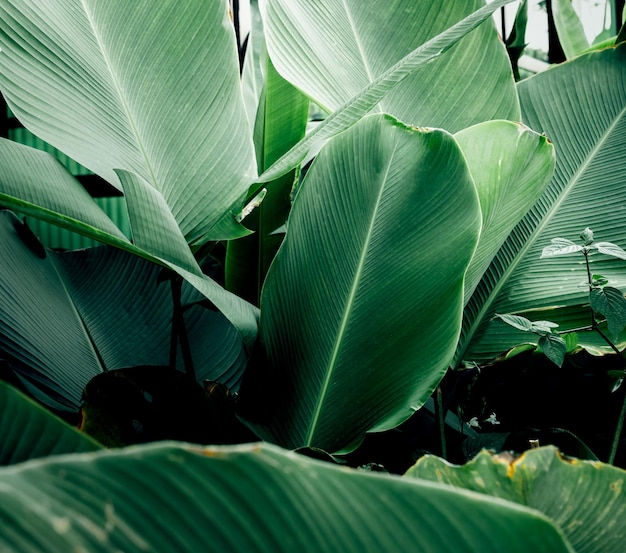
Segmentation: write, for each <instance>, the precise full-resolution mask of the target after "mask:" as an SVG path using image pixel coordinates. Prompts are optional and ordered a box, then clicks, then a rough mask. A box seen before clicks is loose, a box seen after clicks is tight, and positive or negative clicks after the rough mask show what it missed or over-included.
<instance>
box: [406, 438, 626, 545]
mask: <svg viewBox="0 0 626 553" xmlns="http://www.w3.org/2000/svg"><path fill="white" fill-rule="evenodd" d="M407 476H411V477H414V478H419V479H427V480H433V481H435V482H439V483H443V484H450V485H452V486H455V487H457V488H463V489H467V490H472V491H476V492H480V493H484V494H488V495H492V496H495V497H499V498H501V499H506V500H508V501H514V502H516V503H520V504H522V505H525V506H528V507H531V508H533V509H537V510H538V511H540V512H542V513H544V514H545V515H546V516H547V517H549V518H550V519H551V520H553V521H554V522H555V524H557V525H558V526H559V527H560V528H561V529H562V530H563V533H564V534H565V535H566V536H567V538H568V540H569V541H570V543H571V544H572V547H573V549H574V550H575V551H577V552H579V553H596V552H597V553H609V552H615V553H618V552H619V551H622V549H623V546H624V539H625V538H626V527H624V525H623V524H622V520H623V518H624V516H625V515H626V498H625V497H624V484H625V483H626V472H624V470H622V469H619V468H616V467H613V466H611V465H607V464H604V463H600V462H598V461H580V460H578V459H567V458H563V456H561V455H560V454H559V452H558V450H556V449H555V448H554V447H552V446H549V447H541V448H539V449H533V450H530V451H527V452H526V453H524V454H523V455H522V456H520V457H518V458H511V457H510V456H508V455H506V454H500V455H492V454H490V453H488V452H487V451H483V452H481V453H479V454H478V456H477V457H476V458H475V459H474V460H473V461H471V462H469V463H467V464H466V465H463V466H454V465H450V464H449V463H446V462H445V461H443V460H441V459H438V458H436V457H433V456H430V455H429V456H426V457H423V458H422V459H420V460H419V461H418V462H417V464H416V465H415V466H413V467H412V468H411V469H409V471H408V472H407Z"/></svg>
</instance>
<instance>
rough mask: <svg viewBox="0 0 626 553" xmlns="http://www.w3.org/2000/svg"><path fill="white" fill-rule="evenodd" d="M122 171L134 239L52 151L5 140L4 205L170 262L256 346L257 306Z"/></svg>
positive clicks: (154, 195) (0, 176)
mask: <svg viewBox="0 0 626 553" xmlns="http://www.w3.org/2000/svg"><path fill="white" fill-rule="evenodd" d="M120 175H121V176H122V178H123V179H124V182H125V185H126V189H127V190H126V193H127V200H128V202H129V204H131V205H132V206H134V207H136V208H137V209H132V210H131V214H130V219H131V223H132V231H133V239H134V240H135V243H134V244H133V243H131V242H130V241H129V240H128V238H126V237H125V236H124V234H122V233H121V232H120V231H119V229H118V228H117V227H116V226H115V225H114V224H113V222H112V221H111V220H110V219H109V218H108V217H107V216H106V214H105V213H104V212H103V211H102V210H101V209H100V207H98V206H97V204H96V203H95V202H94V201H93V199H92V198H91V197H90V196H89V194H87V193H86V192H85V190H84V188H83V187H82V186H81V185H80V183H79V182H78V181H77V180H76V179H74V178H72V177H71V176H70V175H69V173H67V171H65V169H63V167H62V166H61V165H60V164H59V163H58V161H56V160H55V159H54V158H52V156H50V154H47V153H44V152H40V151H38V150H35V149H34V148H29V147H27V146H22V145H20V144H16V143H14V142H11V141H9V140H4V139H0V206H4V207H8V208H10V209H12V210H14V211H16V212H18V213H21V214H24V215H29V216H32V217H35V218H37V219H41V220H43V221H46V222H49V223H52V224H55V225H58V226H60V227H62V228H66V229H69V230H72V231H74V232H77V233H79V234H81V235H84V236H87V237H89V238H93V239H94V240H98V241H99V242H103V243H105V244H110V245H112V246H115V247H117V248H120V249H122V250H124V251H126V252H129V253H132V254H134V255H137V256H139V257H141V258H143V259H145V260H148V261H151V262H153V263H158V264H160V265H162V266H165V267H169V268H170V269H172V270H173V271H175V272H177V273H178V274H179V275H181V276H182V277H183V278H185V279H186V280H187V281H188V282H190V283H191V284H192V286H194V287H195V288H196V289H197V290H199V291H200V292H201V293H202V294H203V295H204V296H205V297H206V298H208V299H209V300H210V301H211V302H213V303H214V304H215V305H216V306H217V307H218V309H220V311H221V312H222V313H223V314H224V315H225V316H226V317H227V318H228V320H229V321H231V322H232V323H233V324H234V325H235V326H236V327H237V329H238V330H239V331H240V332H241V334H242V336H243V338H244V340H245V341H246V343H247V344H248V345H251V344H252V343H253V342H254V340H255V338H256V333H257V309H256V308H255V307H253V306H252V305H250V304H248V303H247V302H245V301H243V300H242V299H240V298H238V297H237V296H235V295H234V294H231V293H229V292H227V291H226V290H224V288H222V287H221V286H219V285H218V284H217V283H216V282H215V281H213V280H212V279H210V278H209V277H207V276H206V275H203V274H202V270H201V269H200V267H199V266H198V264H197V263H196V261H195V260H194V258H193V255H192V254H191V252H190V250H189V247H188V246H187V244H186V243H185V241H184V239H183V238H182V235H181V232H180V229H179V228H178V226H177V225H176V223H175V222H174V221H173V220H172V217H171V214H170V213H169V211H168V209H167V207H165V206H164V203H163V198H162V195H161V194H160V193H159V192H158V191H157V190H155V189H153V188H151V187H149V186H147V185H146V183H145V181H143V179H141V177H138V176H137V175H134V174H132V173H128V172H123V171H120ZM139 204H141V206H140V205H139ZM157 237H159V238H157ZM141 246H144V247H145V248H150V249H151V250H153V251H150V250H147V249H143V248H142V247H141Z"/></svg>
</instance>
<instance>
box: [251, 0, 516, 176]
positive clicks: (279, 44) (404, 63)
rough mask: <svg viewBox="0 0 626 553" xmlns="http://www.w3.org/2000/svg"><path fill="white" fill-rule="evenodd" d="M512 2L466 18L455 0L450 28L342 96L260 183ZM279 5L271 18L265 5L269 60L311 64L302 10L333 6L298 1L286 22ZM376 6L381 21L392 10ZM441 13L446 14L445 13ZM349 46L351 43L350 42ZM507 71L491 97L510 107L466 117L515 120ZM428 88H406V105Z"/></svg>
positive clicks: (497, 2)
mask: <svg viewBox="0 0 626 553" xmlns="http://www.w3.org/2000/svg"><path fill="white" fill-rule="evenodd" d="M511 1H512V0H494V1H493V2H491V3H490V4H488V5H486V6H484V5H483V6H482V7H480V8H478V9H476V11H474V12H472V13H470V14H469V15H467V17H463V15H464V14H466V13H467V11H466V7H467V3H465V2H464V3H460V2H459V3H456V4H455V9H454V15H455V17H454V18H451V20H450V21H448V22H447V24H448V25H451V26H450V27H449V28H445V30H443V31H442V32H440V33H439V34H438V35H436V36H433V34H434V33H432V34H429V36H427V37H423V39H422V40H421V41H418V46H417V47H415V48H414V49H413V50H412V51H409V53H408V54H406V55H404V57H402V58H401V59H399V61H397V62H395V63H394V64H392V65H391V66H387V67H388V68H387V69H386V70H385V71H382V72H381V73H380V74H378V75H376V77H373V78H372V79H371V82H369V83H365V84H366V86H365V87H364V88H361V89H359V90H358V92H356V94H355V95H354V96H351V97H348V98H345V99H342V102H343V103H342V104H341V106H340V107H338V108H337V109H335V110H334V111H333V112H332V113H331V114H330V115H329V116H328V117H327V118H326V119H325V120H324V122H323V123H322V124H320V125H319V126H318V127H317V128H316V129H315V130H313V131H311V132H310V133H309V134H308V135H307V136H306V137H305V138H304V139H303V140H301V141H300V142H299V143H298V144H296V145H295V146H294V147H293V148H292V149H291V150H289V152H287V153H286V154H285V155H284V156H282V157H281V158H280V159H279V160H277V161H276V163H274V164H273V165H272V167H270V168H269V169H267V170H266V171H265V172H263V174H262V175H261V176H260V177H259V181H260V182H268V181H271V180H272V179H275V178H276V177H277V176H280V175H282V174H284V173H285V172H287V171H289V170H291V169H292V168H293V167H294V166H296V165H297V164H299V163H300V162H301V161H302V160H303V159H305V157H306V156H307V154H309V152H310V151H312V150H313V149H315V148H319V147H320V145H321V144H323V143H324V142H326V141H327V140H328V139H329V138H331V137H333V136H335V135H336V134H337V133H339V132H342V131H344V130H345V129H347V128H349V127H350V126H351V125H353V124H354V123H356V122H357V121H358V120H359V119H361V118H362V117H363V116H364V115H366V114H367V113H369V112H370V111H371V110H372V109H374V108H375V107H376V106H377V105H378V104H379V103H380V102H381V100H383V98H385V97H387V96H388V95H389V94H390V93H391V91H393V90H394V89H395V88H396V87H397V86H398V85H399V84H400V83H402V81H404V80H405V79H407V78H408V77H409V76H411V75H414V74H415V72H416V70H418V69H419V70H420V71H419V73H418V74H416V77H415V78H416V79H418V78H419V75H421V74H422V71H423V70H424V68H425V66H426V65H427V64H429V63H432V62H433V61H434V60H436V59H437V58H439V57H440V56H441V55H442V54H443V53H444V52H446V51H447V50H448V49H450V48H451V47H452V46H454V45H455V44H456V43H457V42H458V41H459V40H461V39H462V38H463V37H465V36H466V35H467V34H468V33H470V32H471V31H473V30H474V29H476V27H478V26H479V25H480V24H481V23H483V22H484V21H486V20H487V19H489V18H490V16H491V14H492V13H493V12H494V11H496V10H497V9H498V8H500V7H502V6H504V5H505V4H508V3H510V2H511ZM283 4H284V6H285V10H287V6H288V3H287V2H282V3H279V2H276V4H275V5H276V10H277V15H276V16H273V15H272V14H271V10H272V9H273V8H272V6H273V5H274V4H273V3H272V4H270V8H269V11H270V15H268V16H266V32H267V27H268V26H271V25H272V24H273V25H275V32H274V39H275V40H276V44H275V45H274V47H273V49H270V57H271V58H272V60H274V58H279V57H281V55H283V56H284V58H285V59H286V60H292V61H294V60H295V62H296V63H295V65H296V66H298V67H299V66H305V65H307V64H309V63H310V60H309V59H308V58H306V57H303V56H307V55H309V53H311V54H312V52H306V49H307V48H308V47H307V44H306V40H305V39H304V38H303V37H306V36H308V35H307V33H305V32H304V31H302V30H301V29H307V28H308V27H309V26H310V25H312V24H314V21H313V20H310V19H308V18H307V13H308V11H307V10H308V9H309V7H315V8H321V9H320V10H319V13H318V12H315V17H317V16H319V17H320V18H322V19H325V16H324V13H323V12H325V11H326V10H328V9H329V8H332V6H333V4H332V3H329V4H328V5H327V4H325V3H316V4H306V5H305V4H304V3H298V4H297V9H298V10H300V11H299V12H298V13H297V14H295V15H297V17H295V18H294V19H293V20H289V16H288V14H289V13H290V10H287V11H285V13H282V11H281V10H282V9H283ZM300 4H302V5H300ZM370 4H371V5H372V6H373V2H368V6H369V5H370ZM408 4H409V3H408V2H405V3H404V4H403V5H405V8H406V9H408V10H409V12H410V13H413V12H412V9H411V7H410V6H409V5H408ZM449 4H450V3H446V8H447V6H449ZM344 5H345V2H344ZM355 5H356V6H357V8H359V9H360V4H356V3H355ZM411 5H413V2H411ZM424 5H426V3H425V2H424ZM428 5H429V6H432V5H431V4H428ZM477 5H482V4H481V3H480V2H478V4H477ZM372 9H373V8H372ZM376 9H377V11H376V13H375V15H374V16H373V17H374V18H375V20H376V21H380V20H381V17H382V18H383V20H384V17H387V16H384V17H383V13H386V14H389V13H390V12H391V11H393V10H394V9H395V4H394V5H387V6H385V7H384V9H381V6H380V5H377V6H376ZM437 10H443V7H442V6H439V7H438V8H437ZM433 11H435V10H433ZM445 13H447V11H446V12H445ZM283 15H284V16H285V19H284V20H283V18H282V16H283ZM344 19H345V14H344V17H343V18H341V20H344ZM341 20H340V21H339V23H341ZM272 21H273V22H272ZM328 23H329V25H331V28H333V29H337V27H336V23H337V22H328ZM452 23H454V24H452ZM292 25H297V29H298V31H295V32H294V30H293V29H291V26H292ZM417 25H418V27H420V26H421V25H422V23H421V21H419V20H418V21H417ZM337 30H338V33H339V34H338V36H336V37H333V40H335V41H337V40H338V41H339V43H341V36H340V35H341V32H342V29H337ZM343 30H345V29H343ZM317 31H318V32H322V31H323V29H322V30H319V29H318V30H317ZM348 31H349V32H350V33H351V34H353V31H354V28H353V22H350V23H349V25H348ZM368 32H370V33H372V36H381V35H384V34H385V33H387V32H389V33H392V32H394V29H393V28H387V27H384V28H381V27H380V26H379V25H375V26H373V27H371V28H370V29H369V31H368ZM494 32H495V31H493V29H492V39H491V40H492V41H493V40H496V39H495V34H494ZM270 33H271V31H269V32H268V34H270ZM294 33H295V34H294ZM323 34H325V33H322V35H323ZM292 35H294V36H292ZM309 36H311V37H312V38H311V42H312V43H314V42H315V41H316V40H319V35H318V34H316V35H309ZM286 37H291V40H283V39H284V38H286ZM313 37H314V38H313ZM359 38H360V37H359ZM270 40H271V39H269V38H268V42H269V41H270ZM400 40H401V41H402V44H403V45H405V42H406V39H405V38H403V37H400ZM352 46H353V47H354V44H353V45H352ZM392 46H393V45H392ZM356 48H357V49H359V50H360V42H359V43H357V44H356ZM353 49H354V48H353ZM500 49H501V52H502V56H503V57H502V56H501V57H502V60H505V59H506V54H505V53H504V49H503V47H502V45H500ZM385 51H386V50H385ZM330 53H331V57H330V58H329V59H327V60H324V61H325V62H326V61H328V62H329V64H330V65H329V67H331V68H333V71H338V72H339V75H340V76H339V78H338V80H340V81H341V80H343V79H345V78H347V77H346V75H345V73H344V72H345V68H344V66H343V64H342V63H341V59H340V62H339V63H337V58H336V56H335V53H334V50H331V52H330ZM339 53H340V52H337V54H339ZM391 53H392V54H394V55H397V54H398V52H391ZM357 55H358V54H357ZM396 59H397V58H396ZM487 61H488V62H489V61H491V62H493V63H494V68H496V69H497V68H498V67H503V66H502V63H503V62H502V61H500V62H498V61H497V55H496V56H494V57H492V58H490V59H489V60H487ZM475 62H476V63H477V64H480V63H482V58H481V57H480V55H479V56H478V58H477V59H476V60H475ZM290 63H291V62H290ZM507 64H508V62H507ZM507 67H508V65H507ZM316 68H317V70H322V73H321V74H316V75H315V76H314V77H313V79H312V80H315V79H319V80H321V82H322V83H325V84H326V85H327V86H328V87H329V89H333V86H334V85H333V83H332V82H331V81H329V79H330V76H329V72H326V71H325V70H324V66H323V65H322V64H320V63H316ZM442 69H443V68H442ZM457 69H458V68H457ZM492 69H493V68H492V67H489V68H488V69H486V71H487V73H486V74H485V76H481V77H480V79H479V78H478V77H476V78H477V80H481V79H483V78H488V77H487V76H486V75H488V74H489V72H490V71H491V70H492ZM281 71H282V69H281ZM506 72H507V75H506V76H505V77H503V83H504V85H503V88H502V89H501V90H500V93H499V94H498V98H497V99H494V100H493V101H494V102H495V103H496V104H498V105H499V102H500V101H501V100H502V98H504V103H505V104H507V105H509V106H511V105H512V106H513V107H510V108H509V109H508V110H505V111H506V114H504V113H501V114H499V115H497V114H495V112H494V111H493V109H492V108H491V107H489V108H487V109H488V113H487V112H485V113H484V114H482V115H481V116H479V117H474V118H473V119H471V120H477V121H484V120H488V119H493V118H495V117H497V116H499V117H507V116H509V117H511V118H513V119H516V118H517V117H518V115H519V107H518V104H517V97H516V96H515V94H514V92H513V90H512V89H511V88H510V87H511V83H512V73H511V70H510V67H509V68H508V69H507V71H506ZM285 74H286V72H285ZM372 75H373V74H372ZM287 79H288V80H290V79H291V78H290V77H289V76H287ZM456 79H458V75H457V74H454V76H450V80H448V81H445V83H439V84H441V85H442V86H445V87H452V86H454V83H455V81H456ZM294 82H295V84H296V85H297V86H299V87H302V89H303V91H304V92H305V93H307V94H309V95H311V96H312V98H313V100H316V96H315V95H314V94H313V92H312V91H311V90H309V87H308V84H307V85H306V87H305V84H304V83H301V82H296V81H295V80H294ZM507 82H508V85H507V84H506V83H507ZM469 84H470V83H469V81H466V82H465V83H464V85H465V86H469ZM483 84H484V83H483ZM431 86H435V83H431ZM494 86H495V85H494ZM507 89H508V92H507ZM430 92H431V91H430V90H429V89H425V90H422V89H417V88H414V89H411V90H410V92H409V93H408V96H409V99H408V103H406V102H405V104H406V106H408V105H409V104H411V105H412V104H414V103H416V102H419V98H420V97H421V96H423V95H427V94H430ZM466 92H467V91H466V90H465V89H463V90H460V91H459V94H461V93H462V94H465V93H466ZM438 94H444V91H443V90H439V91H438ZM485 94H486V93H485V90H483V89H482V88H481V89H480V96H481V97H482V96H485ZM507 98H508V99H507ZM474 100H475V102H478V103H481V104H482V101H481V100H480V99H479V98H474ZM435 101H437V102H440V101H441V99H440V98H437V99H436V100H435ZM446 109H450V110H452V109H453V108H452V106H450V107H448V108H446ZM458 109H459V110H460V111H459V112H458V113H462V112H464V111H465V110H469V112H472V111H473V109H474V108H472V105H471V104H468V105H463V107H462V108H460V107H459V108H458ZM414 123H416V124H419V125H426V124H431V125H434V123H435V121H434V120H431V121H430V122H428V121H425V120H421V121H419V122H414ZM450 128H456V129H459V128H462V125H459V124H458V123H457V124H455V125H452V124H451V125H450Z"/></svg>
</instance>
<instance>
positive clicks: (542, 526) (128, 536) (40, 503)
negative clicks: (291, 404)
mask: <svg viewBox="0 0 626 553" xmlns="http://www.w3.org/2000/svg"><path fill="white" fill-rule="evenodd" d="M0 486H1V487H2V491H3V501H2V503H1V504H0V548H1V549H3V550H8V551H44V550H47V551H71V550H77V549H82V550H85V551H93V552H108V551H113V550H116V551H128V552H131V551H180V552H197V551H233V552H239V551H240V552H246V553H247V552H249V551H275V552H282V551H284V552H288V551H302V552H309V551H310V552H316V553H317V552H319V551H363V552H377V553H378V552H380V551H427V550H431V551H438V552H442V553H443V552H450V553H452V552H455V553H456V552H458V551H481V552H484V553H492V552H493V553H500V552H501V551H508V552H511V553H522V552H527V551H536V552H537V553H560V552H568V551H572V549H571V548H570V547H569V545H568V544H567V542H566V541H565V539H564V538H563V535H562V533H561V532H560V531H559V530H558V529H557V528H556V527H555V526H554V525H553V524H552V523H551V522H550V521H548V520H547V519H546V518H545V517H544V516H543V515H541V514H540V513H538V512H536V511H533V510H530V509H527V508H525V507H522V506H520V505H516V504H515V503H512V502H505V501H500V500H496V499H493V498H487V497H486V496H484V495H481V494H476V493H471V492H467V491H464V490H454V489H452V488H450V487H448V486H440V485H437V484H433V483H432V482H424V481H415V480H410V479H400V478H396V477H392V476H388V475H377V474H371V473H365V472H361V471H354V470H345V469H341V468H338V467H336V466H333V465H331V464H329V463H322V462H320V461H314V460H311V459H308V458H306V457H303V456H300V455H298V454H296V453H292V452H285V451H282V450H279V449H278V448H276V447H272V446H269V445H246V446H239V447H230V448H205V449H201V448H198V447H193V446H189V445H175V444H172V443H165V444H159V445H151V446H143V447H134V448H128V449H124V450H116V451H112V452H103V453H99V454H83V455H74V456H64V457H57V458H53V459H48V460H45V461H43V460H42V461H33V462H31V463H28V464H24V465H17V466H14V467H8V468H4V469H1V470H0ZM155 506H157V507H158V508H156V507H155ZM468 513H469V514H471V516H468Z"/></svg>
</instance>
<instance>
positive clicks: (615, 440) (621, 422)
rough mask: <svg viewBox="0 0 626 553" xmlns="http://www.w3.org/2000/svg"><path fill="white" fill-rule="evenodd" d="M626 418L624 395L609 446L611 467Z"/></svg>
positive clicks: (625, 397)
mask: <svg viewBox="0 0 626 553" xmlns="http://www.w3.org/2000/svg"><path fill="white" fill-rule="evenodd" d="M625 417H626V394H624V401H623V402H622V410H621V411H620V414H619V417H618V418H617V425H616V427H615V434H614V435H613V443H612V444H611V452H610V453H609V458H608V461H607V462H608V463H609V464H610V465H612V464H613V463H614V462H615V456H616V455H617V448H618V447H619V443H620V439H621V437H622V430H623V428H624V418H625Z"/></svg>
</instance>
